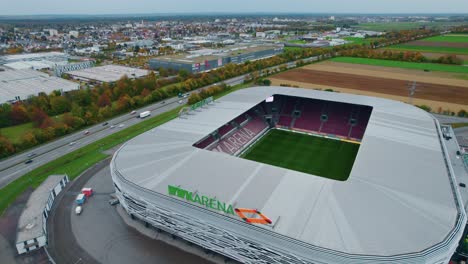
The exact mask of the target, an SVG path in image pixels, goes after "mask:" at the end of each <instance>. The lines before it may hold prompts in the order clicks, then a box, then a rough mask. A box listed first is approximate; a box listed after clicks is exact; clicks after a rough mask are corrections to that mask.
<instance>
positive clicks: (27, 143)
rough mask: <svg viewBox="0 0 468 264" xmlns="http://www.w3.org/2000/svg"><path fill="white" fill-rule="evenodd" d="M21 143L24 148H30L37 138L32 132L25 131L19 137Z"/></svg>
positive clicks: (35, 143)
mask: <svg viewBox="0 0 468 264" xmlns="http://www.w3.org/2000/svg"><path fill="white" fill-rule="evenodd" d="M21 144H22V145H23V147H25V148H30V147H33V146H35V145H37V139H36V137H35V136H34V134H33V133H32V132H27V133H26V134H24V135H23V137H22V138H21Z"/></svg>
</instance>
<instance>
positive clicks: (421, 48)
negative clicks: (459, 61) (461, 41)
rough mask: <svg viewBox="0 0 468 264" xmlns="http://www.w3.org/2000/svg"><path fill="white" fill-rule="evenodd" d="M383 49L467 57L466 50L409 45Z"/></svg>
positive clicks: (467, 52)
mask: <svg viewBox="0 0 468 264" xmlns="http://www.w3.org/2000/svg"><path fill="white" fill-rule="evenodd" d="M385 49H392V50H401V51H419V52H433V53H445V54H460V55H468V48H451V47H425V46H415V45H410V44H399V45H394V46H390V47H388V48H385Z"/></svg>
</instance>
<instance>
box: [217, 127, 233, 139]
mask: <svg viewBox="0 0 468 264" xmlns="http://www.w3.org/2000/svg"><path fill="white" fill-rule="evenodd" d="M233 129H234V127H233V126H232V125H231V124H225V125H224V126H222V127H220V128H218V135H219V137H220V138H222V137H223V136H224V135H227V134H228V133H229V132H231V131H232V130H233Z"/></svg>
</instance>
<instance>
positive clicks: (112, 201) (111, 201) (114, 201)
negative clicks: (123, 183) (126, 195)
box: [109, 198, 119, 205]
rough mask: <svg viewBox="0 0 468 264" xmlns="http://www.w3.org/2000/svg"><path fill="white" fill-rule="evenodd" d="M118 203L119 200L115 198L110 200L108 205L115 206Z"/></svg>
mask: <svg viewBox="0 0 468 264" xmlns="http://www.w3.org/2000/svg"><path fill="white" fill-rule="evenodd" d="M118 203H119V199H117V198H114V199H110V200H109V204H110V205H116V204H118Z"/></svg>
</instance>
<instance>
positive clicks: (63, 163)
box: [0, 83, 252, 216]
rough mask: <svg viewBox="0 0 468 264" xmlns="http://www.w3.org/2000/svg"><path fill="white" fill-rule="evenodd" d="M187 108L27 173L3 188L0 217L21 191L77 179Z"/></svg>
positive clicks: (135, 126) (137, 125) (101, 140)
mask: <svg viewBox="0 0 468 264" xmlns="http://www.w3.org/2000/svg"><path fill="white" fill-rule="evenodd" d="M251 85H252V84H251V83H248V84H240V85H236V86H234V87H232V88H231V89H229V90H226V91H224V92H223V93H220V94H218V95H216V96H214V98H215V99H217V98H220V97H222V96H224V95H226V94H228V93H231V92H233V91H237V90H240V89H244V88H247V87H250V86H251ZM183 107H185V105H182V106H179V107H177V108H176V109H173V110H170V111H167V112H164V113H162V114H160V115H157V116H155V117H152V118H149V119H147V120H145V121H143V122H140V123H138V124H135V125H133V126H131V127H127V128H125V129H123V130H121V131H119V132H116V133H114V134H112V135H109V136H107V137H105V138H103V139H100V140H98V141H96V142H94V143H91V144H89V145H87V146H84V147H82V148H80V149H77V150H75V151H73V152H71V153H68V154H66V155H64V156H62V157H60V158H58V159H56V160H53V161H51V162H49V163H46V164H44V165H42V166H40V167H39V168H36V169H34V170H31V171H29V172H27V173H26V174H24V175H23V176H21V177H20V178H18V179H16V180H14V181H13V182H11V183H10V184H8V185H7V186H5V187H4V188H2V189H0V216H1V215H2V214H3V213H4V212H5V210H6V209H7V208H8V206H9V205H10V204H11V203H13V202H14V201H15V200H16V198H17V197H18V196H19V195H20V194H21V193H23V192H24V191H25V190H27V189H28V188H29V187H33V188H36V187H37V186H39V185H40V184H41V183H42V182H43V181H44V180H45V179H46V178H47V177H48V176H49V175H53V174H67V175H68V177H69V178H70V180H73V179H75V178H76V177H78V176H79V175H80V174H81V173H83V172H84V171H85V170H87V169H88V168H90V167H92V166H93V165H94V164H96V163H98V162H99V161H102V160H104V159H106V158H108V157H109V155H108V154H105V153H103V151H105V150H108V149H111V148H113V147H115V146H117V145H119V144H122V143H124V142H126V141H128V140H130V139H132V138H134V137H136V136H138V135H140V134H142V133H144V132H146V131H148V130H151V129H153V128H155V127H157V126H160V125H162V124H164V123H166V122H168V121H170V120H172V119H174V118H176V117H177V116H178V113H179V111H180V109H182V108H183Z"/></svg>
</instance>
